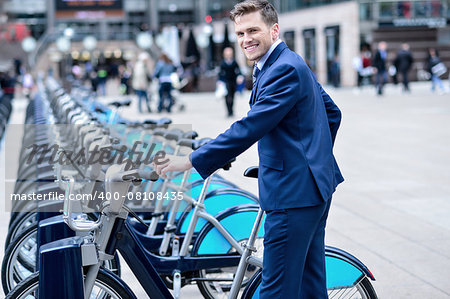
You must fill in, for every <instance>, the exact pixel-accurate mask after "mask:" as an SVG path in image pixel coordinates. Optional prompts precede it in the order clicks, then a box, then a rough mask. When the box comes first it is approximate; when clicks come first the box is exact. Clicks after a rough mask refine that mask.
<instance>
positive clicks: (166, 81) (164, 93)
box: [155, 53, 177, 113]
mask: <svg viewBox="0 0 450 299" xmlns="http://www.w3.org/2000/svg"><path fill="white" fill-rule="evenodd" d="M176 71H177V68H176V67H175V65H174V64H173V63H172V60H171V59H170V58H169V56H167V54H164V53H163V54H162V55H161V57H160V60H159V61H158V63H157V64H156V67H155V78H158V81H159V105H158V112H162V111H163V109H166V110H167V112H169V113H170V112H171V109H172V106H173V104H174V101H173V97H172V88H173V86H172V74H173V73H176ZM166 102H168V103H166Z"/></svg>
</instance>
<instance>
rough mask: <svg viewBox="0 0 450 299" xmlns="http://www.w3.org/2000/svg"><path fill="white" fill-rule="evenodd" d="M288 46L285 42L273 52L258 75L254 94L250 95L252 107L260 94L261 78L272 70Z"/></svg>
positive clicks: (253, 90)
mask: <svg viewBox="0 0 450 299" xmlns="http://www.w3.org/2000/svg"><path fill="white" fill-rule="evenodd" d="M286 48H287V46H286V44H285V43H284V42H281V43H280V44H279V45H278V46H277V47H276V48H275V49H274V50H273V52H272V53H271V54H270V56H269V58H268V59H267V61H266V62H265V63H264V66H263V68H262V70H261V72H260V73H259V75H258V78H256V82H255V84H254V85H253V88H252V93H251V95H250V103H249V104H250V107H251V106H253V105H254V104H255V102H256V95H257V93H258V87H259V82H260V81H261V77H262V76H264V73H265V72H266V71H267V69H268V68H270V66H271V65H272V64H273V63H274V62H275V61H276V60H277V59H278V57H279V56H280V54H281V52H283V50H284V49H286Z"/></svg>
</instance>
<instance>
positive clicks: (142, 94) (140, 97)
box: [136, 90, 152, 113]
mask: <svg viewBox="0 0 450 299" xmlns="http://www.w3.org/2000/svg"><path fill="white" fill-rule="evenodd" d="M136 95H137V96H138V109H139V112H141V113H142V100H144V101H145V104H146V106H147V111H148V112H151V111H152V110H151V109H150V103H149V100H148V95H147V91H145V90H136Z"/></svg>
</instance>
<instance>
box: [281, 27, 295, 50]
mask: <svg viewBox="0 0 450 299" xmlns="http://www.w3.org/2000/svg"><path fill="white" fill-rule="evenodd" d="M283 37H284V42H285V43H286V45H287V46H288V47H289V49H291V50H292V51H294V52H295V31H286V32H285V33H284V35H283Z"/></svg>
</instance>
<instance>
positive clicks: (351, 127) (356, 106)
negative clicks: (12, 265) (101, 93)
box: [0, 82, 450, 298]
mask: <svg viewBox="0 0 450 299" xmlns="http://www.w3.org/2000/svg"><path fill="white" fill-rule="evenodd" d="M446 83H447V82H446ZM109 90H110V91H111V94H110V95H108V96H107V97H106V98H103V100H112V99H116V98H118V96H115V95H114V92H113V91H114V90H115V87H114V85H110V88H109ZM326 90H327V91H328V92H329V94H330V95H331V96H332V98H333V99H334V100H335V102H336V103H337V104H338V106H339V107H340V108H341V110H342V113H343V120H342V124H341V128H340V130H339V133H338V136H337V140H336V145H335V156H336V159H337V161H338V164H339V165H340V168H341V170H342V173H343V175H344V177H345V179H346V180H345V182H344V183H342V184H341V185H340V186H339V187H338V189H337V191H336V193H335V195H334V198H333V204H332V208H331V211H330V216H329V221H328V227H327V236H326V239H327V244H328V245H332V246H336V247H339V248H342V249H344V250H346V251H348V252H350V253H352V254H353V255H355V256H356V257H358V258H359V259H360V260H361V261H362V262H363V263H364V264H366V265H367V266H368V267H369V269H370V271H371V272H372V273H373V274H374V276H375V277H376V279H377V280H376V281H375V282H373V285H374V287H375V289H376V291H377V293H378V295H379V297H380V298H449V297H450V283H448V277H450V250H449V248H450V130H449V128H450V126H449V123H450V96H449V95H448V94H446V95H437V94H433V93H431V91H430V85H429V82H424V83H423V82H422V83H414V84H412V87H411V93H402V92H401V89H400V87H397V86H387V88H386V90H385V95H384V96H383V97H379V96H376V95H375V92H374V90H373V88H370V87H366V88H364V89H363V90H360V91H356V90H355V89H351V88H342V89H331V88H326ZM133 98H134V96H133ZM248 98H249V93H248V92H246V93H244V94H243V95H237V96H236V104H235V111H236V117H235V118H231V119H230V118H226V117H225V114H226V113H225V104H224V103H223V100H222V99H220V100H219V99H216V98H215V97H214V94H212V93H201V94H200V93H198V94H181V95H180V96H179V102H181V101H182V102H183V103H184V104H185V105H186V110H185V111H183V112H179V111H174V113H172V114H171V115H170V117H171V118H172V119H173V121H174V123H178V124H192V127H193V129H194V130H196V131H197V132H198V133H199V135H200V137H215V136H217V134H218V133H220V132H222V131H224V130H225V129H226V128H227V127H228V126H229V125H230V124H231V123H232V122H233V121H235V120H237V119H239V118H240V117H242V116H245V114H246V112H247V110H248ZM25 104H26V103H25V101H24V100H20V99H19V100H17V101H16V102H15V103H14V106H15V108H16V109H15V112H14V115H13V118H12V122H13V123H21V122H23V116H24V109H25ZM152 104H153V105H155V101H154V100H153V103H152ZM175 110H176V109H175ZM122 113H123V115H124V116H125V117H128V118H132V119H145V118H158V117H160V116H169V115H167V114H165V113H163V114H155V113H151V114H139V113H138V112H137V107H136V105H134V106H132V107H130V108H127V110H123V111H122ZM3 148H4V145H2V149H3ZM10 158H11V159H12V157H10V156H8V159H10ZM2 159H5V157H4V155H2ZM257 163H258V160H257V152H256V147H255V146H253V147H251V148H250V149H249V150H247V151H246V152H245V153H243V154H242V155H241V156H239V157H238V158H237V161H236V162H235V164H234V165H233V167H232V169H231V170H230V171H228V172H223V173H222V175H223V176H224V177H226V178H228V179H229V180H230V181H232V182H234V183H236V184H237V185H239V186H240V187H241V188H243V189H246V190H248V191H250V192H253V193H255V194H257V185H256V181H255V180H252V179H247V178H244V177H243V176H242V173H243V171H244V170H245V168H247V167H248V166H252V165H257ZM1 165H5V164H4V160H3V162H2V163H1ZM2 168H3V170H4V166H2ZM8 171H10V170H8ZM1 175H3V171H2V174H1ZM2 181H3V180H2ZM0 186H1V185H0ZM3 198H4V196H3ZM7 223H8V214H7V213H5V212H4V209H2V210H1V211H0V244H1V245H3V243H4V238H5V236H6V232H7ZM0 251H1V252H0V254H1V255H0V257H2V255H3V246H0ZM122 277H123V279H124V280H125V281H127V282H129V283H130V285H132V288H133V290H134V291H135V293H136V295H137V296H138V298H146V297H147V296H146V295H145V293H143V291H142V289H141V288H140V287H139V286H138V285H137V282H136V279H135V278H133V277H132V274H131V273H130V272H128V270H125V271H124V274H123V276H122ZM182 295H183V298H200V294H199V292H198V291H197V289H196V287H195V286H190V287H186V288H183V289H182Z"/></svg>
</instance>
